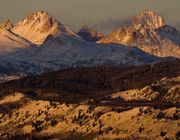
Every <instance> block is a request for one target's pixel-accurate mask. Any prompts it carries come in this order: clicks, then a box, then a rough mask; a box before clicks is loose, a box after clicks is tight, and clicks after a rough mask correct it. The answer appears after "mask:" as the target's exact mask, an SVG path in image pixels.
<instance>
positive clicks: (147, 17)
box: [134, 10, 166, 29]
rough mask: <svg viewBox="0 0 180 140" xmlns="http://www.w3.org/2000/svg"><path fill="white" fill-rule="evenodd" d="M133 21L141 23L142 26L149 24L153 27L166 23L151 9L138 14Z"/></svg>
mask: <svg viewBox="0 0 180 140" xmlns="http://www.w3.org/2000/svg"><path fill="white" fill-rule="evenodd" d="M134 22H135V23H136V24H143V25H144V26H149V27H151V28H153V29H158V28H160V27H162V26H164V25H166V23H165V21H164V19H163V18H162V17H161V16H159V15H158V14H156V13H155V12H152V11H151V10H144V11H143V12H141V13H140V14H139V15H137V16H135V17H134Z"/></svg>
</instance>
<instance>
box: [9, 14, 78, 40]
mask: <svg viewBox="0 0 180 140" xmlns="http://www.w3.org/2000/svg"><path fill="white" fill-rule="evenodd" d="M12 31H13V32H14V33H16V34H18V35H20V36H22V37H24V38H26V39H28V40H30V41H31V42H33V43H35V44H42V43H43V42H44V40H45V39H46V37H47V36H48V35H54V34H57V33H65V34H69V35H72V36H76V34H75V33H74V32H73V31H72V30H71V29H69V28H68V27H67V26H65V25H63V24H62V23H60V22H59V21H58V20H57V19H56V18H54V17H52V16H50V15H49V14H48V13H47V12H44V11H38V12H34V13H32V14H31V15H29V16H28V17H27V18H25V19H24V20H22V21H20V22H19V23H17V24H16V25H15V27H14V28H13V29H12Z"/></svg>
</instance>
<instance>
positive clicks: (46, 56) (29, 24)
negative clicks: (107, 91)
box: [0, 11, 160, 76]
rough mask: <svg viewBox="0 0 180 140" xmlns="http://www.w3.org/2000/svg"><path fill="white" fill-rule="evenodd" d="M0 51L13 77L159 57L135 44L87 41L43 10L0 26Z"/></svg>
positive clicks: (3, 64) (1, 62)
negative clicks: (145, 51)
mask: <svg viewBox="0 0 180 140" xmlns="http://www.w3.org/2000/svg"><path fill="white" fill-rule="evenodd" d="M24 38H25V39H24ZM31 42H32V43H35V44H39V46H40V47H37V46H34V45H33V44H32V43H31ZM41 43H42V45H40V44H41ZM0 53H1V54H0V56H2V57H1V58H0V66H1V67H2V68H7V69H12V71H14V73H13V74H12V75H15V76H16V75H29V74H40V73H43V72H47V71H53V70H59V69H65V68H72V67H87V66H104V65H113V66H114V65H118V66H127V65H128V66H129V65H131V66H133V65H142V64H147V63H154V62H157V61H159V60H160V59H159V58H158V57H155V56H152V55H149V54H147V53H144V52H143V51H141V50H140V49H138V48H135V47H127V46H123V45H112V44H97V43H94V42H86V41H85V40H83V39H82V38H81V37H79V36H78V35H77V34H76V33H74V32H73V31H72V30H70V29H69V28H68V27H67V26H65V25H63V24H61V23H60V22H58V21H57V20H56V19H55V18H53V17H51V16H49V15H48V14H47V13H46V12H42V11H40V12H35V13H33V14H32V15H30V16H28V17H27V18H25V19H24V20H23V21H20V22H19V23H18V24H16V25H15V26H13V27H11V28H10V29H7V28H4V29H1V32H0ZM5 56H6V57H5ZM0 75H1V72H0Z"/></svg>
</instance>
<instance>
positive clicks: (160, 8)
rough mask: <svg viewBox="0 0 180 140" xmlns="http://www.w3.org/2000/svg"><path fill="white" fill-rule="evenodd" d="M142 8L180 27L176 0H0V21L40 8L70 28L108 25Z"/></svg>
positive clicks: (104, 26) (19, 16) (17, 17)
mask: <svg viewBox="0 0 180 140" xmlns="http://www.w3.org/2000/svg"><path fill="white" fill-rule="evenodd" d="M144 9H150V10H152V11H155V12H156V13H158V14H160V15H162V16H163V17H164V19H165V20H166V22H167V23H168V24H170V25H173V26H176V27H177V28H178V29H180V0H0V21H2V20H3V19H5V18H9V19H10V20H12V22H13V23H16V22H17V21H19V20H21V19H22V18H24V17H26V16H27V15H28V14H30V13H32V12H33V11H38V10H44V11H47V12H48V13H49V14H51V15H53V16H55V17H56V18H57V19H59V20H60V21H62V22H63V23H65V24H66V25H69V26H71V28H73V29H74V30H77V29H78V28H80V26H82V25H83V24H91V25H92V24H96V25H98V27H99V25H101V24H102V27H103V28H112V26H115V25H116V24H118V23H119V22H120V21H121V20H123V19H124V18H125V17H129V16H131V15H134V14H137V13H139V12H141V11H142V10H144ZM103 28H101V30H103Z"/></svg>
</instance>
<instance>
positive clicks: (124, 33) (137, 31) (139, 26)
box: [98, 10, 180, 58]
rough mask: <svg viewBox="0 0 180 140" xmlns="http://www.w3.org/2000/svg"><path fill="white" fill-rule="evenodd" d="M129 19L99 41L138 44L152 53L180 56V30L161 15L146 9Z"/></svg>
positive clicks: (137, 45) (129, 44) (161, 55)
mask: <svg viewBox="0 0 180 140" xmlns="http://www.w3.org/2000/svg"><path fill="white" fill-rule="evenodd" d="M129 20H130V22H129V23H128V24H127V25H124V26H123V27H119V28H117V29H115V30H114V31H113V32H112V33H110V34H109V35H107V36H105V37H104V38H102V39H100V40H99V41H98V43H115V44H124V45H128V46H136V47H138V48H140V49H141V50H143V51H145V52H147V53H149V54H152V55H156V56H160V57H166V56H174V57H178V58H179V57H180V32H179V31H177V30H176V29H175V28H173V27H171V26H169V25H167V24H166V22H165V21H164V19H163V18H162V17H161V16H159V15H157V14H156V13H154V12H152V11H150V10H145V11H143V12H141V13H140V14H139V15H137V16H134V17H132V18H130V19H129Z"/></svg>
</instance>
